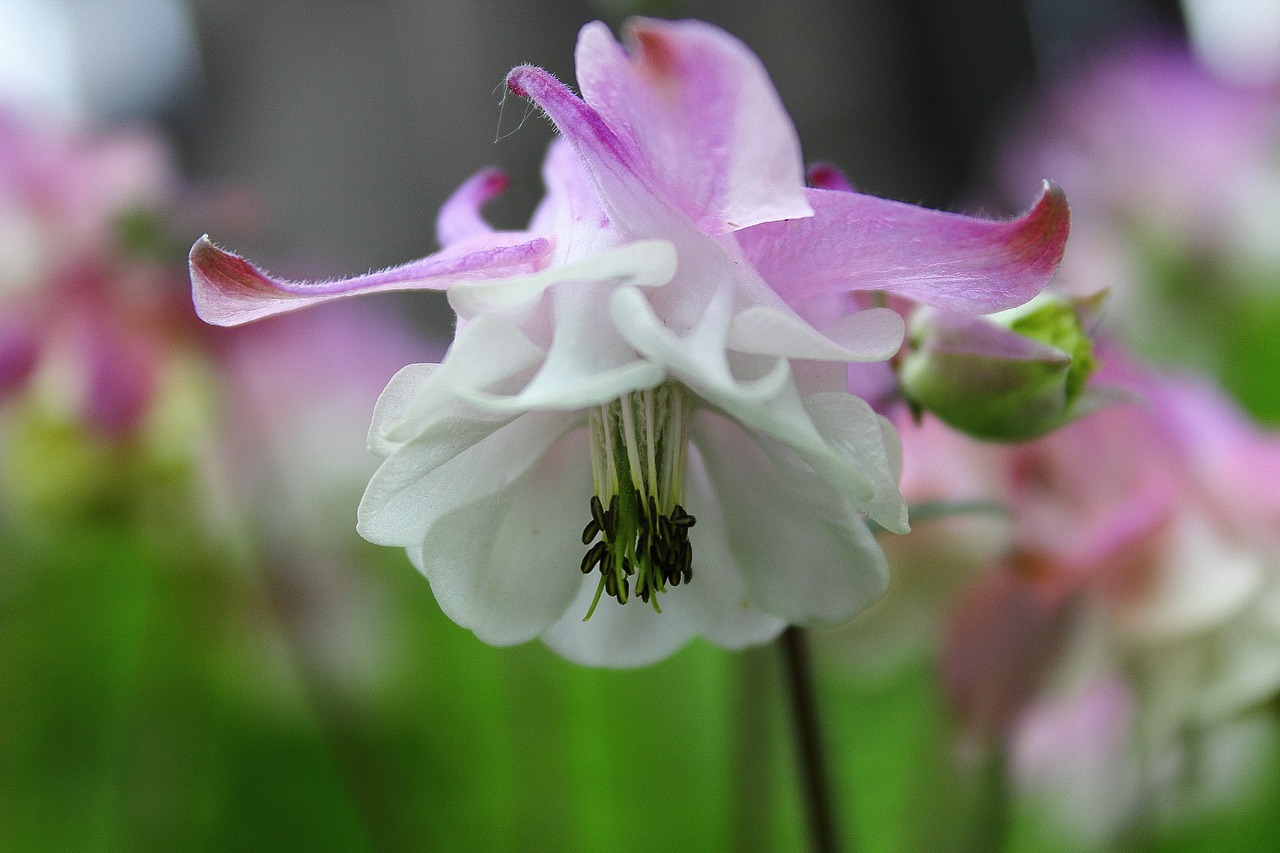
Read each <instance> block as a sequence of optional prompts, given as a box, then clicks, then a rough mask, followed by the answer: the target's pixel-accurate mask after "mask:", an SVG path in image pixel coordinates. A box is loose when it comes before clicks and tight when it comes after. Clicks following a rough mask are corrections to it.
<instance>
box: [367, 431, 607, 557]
mask: <svg viewBox="0 0 1280 853" xmlns="http://www.w3.org/2000/svg"><path fill="white" fill-rule="evenodd" d="M582 420H583V419H582V418H581V417H580V416H578V415H576V414H567V415H566V414H565V413H561V412H530V413H528V414H525V415H521V416H520V417H518V418H516V419H515V420H498V421H488V420H482V419H478V418H476V417H447V418H442V419H437V420H436V421H435V422H434V423H432V425H431V426H430V427H428V428H427V429H426V430H424V431H423V432H422V433H420V434H419V435H418V436H416V437H415V438H414V439H413V440H412V441H409V442H406V443H405V444H403V445H401V446H400V447H399V448H397V449H396V451H395V452H394V453H393V454H392V455H391V456H389V457H388V458H387V459H386V460H385V461H384V462H383V463H382V465H381V466H380V467H379V468H378V470H377V472H376V473H375V474H374V475H373V479H372V480H370V482H369V486H368V488H367V489H366V490H365V494H364V498H363V499H362V500H361V502H360V509H359V512H358V515H357V527H356V529H357V530H359V532H360V535H361V536H363V537H364V538H365V539H368V540H369V541H370V542H373V543H376V544H379V545H398V546H400V547H402V548H409V549H414V548H420V547H422V543H423V540H424V537H425V536H426V533H427V530H428V529H429V528H430V527H431V525H432V524H433V523H434V522H435V521H436V520H437V519H439V518H440V517H442V516H444V515H445V514H446V513H448V512H450V511H451V510H453V509H455V508H457V507H459V506H463V505H465V504H468V503H472V502H474V501H478V500H480V499H482V498H485V497H488V496H490V495H493V494H494V493H496V492H499V491H501V490H503V489H505V488H507V487H508V486H510V485H511V484H512V483H513V482H515V480H517V479H519V478H520V476H521V475H522V474H524V472H525V471H527V470H529V469H530V468H532V467H533V466H534V465H535V464H536V463H537V462H538V459H539V457H540V456H541V455H542V454H543V453H545V452H546V451H547V448H549V447H550V446H551V445H552V444H554V443H555V442H556V441H557V440H558V439H559V438H560V436H562V435H564V434H565V433H566V432H567V431H569V430H570V429H572V428H573V427H574V426H576V425H578V424H580V423H581V421H582ZM584 452H585V451H584ZM585 505H586V504H585V499H584V502H583V506H585ZM481 533H482V531H477V535H481ZM570 538H571V539H572V538H573V537H572V535H570ZM572 566H573V564H570V567H571V568H572Z"/></svg>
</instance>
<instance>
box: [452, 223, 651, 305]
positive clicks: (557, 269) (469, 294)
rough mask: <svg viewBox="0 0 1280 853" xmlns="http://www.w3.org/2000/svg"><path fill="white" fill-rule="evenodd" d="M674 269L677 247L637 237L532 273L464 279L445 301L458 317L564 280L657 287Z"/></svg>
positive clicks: (529, 296) (531, 296)
mask: <svg viewBox="0 0 1280 853" xmlns="http://www.w3.org/2000/svg"><path fill="white" fill-rule="evenodd" d="M675 273H676V250H675V246H673V245H672V244H671V243H670V242H669V241H667V240H638V241H636V242H634V243H626V244H623V245H621V246H618V247H616V248H613V249H608V250H605V251H603V252H598V253H596V254H593V255H591V256H589V257H586V258H582V259H581V260H575V261H570V262H568V263H564V264H559V265H557V266H554V267H550V268H548V269H545V270H542V271H541V272H536V273H533V274H531V275H523V276H513V277H511V278H504V279H499V280H496V281H475V282H470V281H464V282H459V283H457V284H455V285H453V286H451V287H450V288H449V292H448V296H449V304H450V305H451V306H452V307H453V310H454V311H456V312H458V314H459V315H460V316H462V317H467V318H471V317H477V316H479V315H481V314H483V313H484V312H489V311H512V310H515V309H517V308H520V307H522V306H524V305H527V304H529V303H530V302H532V301H533V300H535V299H537V298H538V297H539V296H541V295H542V294H543V292H545V291H546V290H547V288H549V287H551V286H552V285H555V284H559V283H560V282H566V281H590V282H599V283H601V284H604V283H612V284H626V285H630V286H632V287H660V286H661V285H664V284H666V283H667V282H669V281H671V278H672V276H674V275H675Z"/></svg>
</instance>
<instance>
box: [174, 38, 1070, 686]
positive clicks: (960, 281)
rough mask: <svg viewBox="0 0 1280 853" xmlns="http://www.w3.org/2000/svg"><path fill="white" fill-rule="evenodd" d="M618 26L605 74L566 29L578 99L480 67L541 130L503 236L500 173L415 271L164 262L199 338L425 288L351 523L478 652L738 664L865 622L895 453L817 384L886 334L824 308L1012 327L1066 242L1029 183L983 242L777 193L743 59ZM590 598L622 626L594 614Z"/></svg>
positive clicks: (836, 200)
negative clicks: (759, 652) (889, 296)
mask: <svg viewBox="0 0 1280 853" xmlns="http://www.w3.org/2000/svg"><path fill="white" fill-rule="evenodd" d="M629 34H630V36H631V49H630V51H629V52H628V51H625V50H624V49H623V48H622V47H621V46H620V45H619V44H618V43H617V42H616V41H615V40H614V39H613V37H612V35H611V34H610V33H609V31H608V30H607V28H605V27H604V26H603V25H602V24H599V23H596V24H589V25H588V26H586V27H585V28H584V29H583V30H582V32H581V35H580V37H579V41H578V48H577V73H578V81H579V84H580V86H581V89H582V93H583V94H582V97H578V96H577V95H575V94H573V93H572V92H571V91H570V90H569V89H568V88H567V87H566V86H564V85H563V84H561V83H560V82H559V81H557V80H555V79H554V78H553V77H551V76H550V75H549V74H548V73H547V72H545V71H543V70H541V69H538V68H533V67H530V66H521V67H518V68H516V69H515V70H513V71H512V72H511V73H510V74H509V75H508V78H507V86H508V88H509V89H510V91H512V92H513V93H515V94H517V95H519V96H522V97H526V98H528V99H530V100H531V101H533V102H534V103H535V104H537V105H538V106H539V107H541V108H542V109H543V110H544V111H545V112H546V114H547V115H548V116H549V117H550V118H551V120H552V121H553V122H554V123H555V124H556V126H557V128H558V129H559V130H560V132H561V134H562V135H563V139H562V140H560V141H558V142H557V143H555V144H554V145H553V146H552V149H551V151H550V153H549V155H548V157H547V160H546V164H545V167H544V177H545V181H546V184H547V188H548V195H547V198H546V200H545V201H544V202H543V204H542V206H541V207H539V209H538V210H537V212H536V213H535V215H534V218H533V221H532V223H531V225H530V228H529V230H528V231H522V232H496V231H493V230H492V229H490V228H489V226H488V225H487V224H485V222H484V221H483V219H482V218H481V217H480V214H479V208H480V206H481V205H482V204H483V203H484V202H485V201H486V200H487V199H489V198H490V197H492V196H493V195H494V194H495V193H497V192H498V191H500V190H501V188H502V186H503V185H504V183H505V179H504V178H502V177H501V176H500V175H498V174H497V173H494V172H482V173H480V174H479V175H477V176H476V178H474V179H473V180H472V181H470V182H468V183H467V184H465V185H464V186H463V187H462V188H461V189H459V191H458V192H457V193H456V194H455V196H454V197H453V198H452V199H451V200H450V201H449V202H448V203H447V204H446V205H445V207H444V209H443V210H442V211H441V214H440V219H439V223H438V227H437V232H438V236H439V238H440V242H441V243H442V245H443V246H444V248H443V249H442V250H441V251H440V252H438V253H436V254H434V255H429V256H427V257H426V258H423V259H421V260H418V261H414V262H411V263H409V264H406V265H404V266H401V267H397V268H393V269H390V270H386V271H383V272H379V273H374V274H371V275H367V276H359V277H356V278H353V279H348V280H345V281H338V282H325V283H302V282H289V281H284V280H279V279H272V278H269V277H267V276H266V275H264V274H263V273H261V272H260V271H259V270H257V269H256V268H254V267H253V266H251V265H249V264H248V263H246V262H245V261H243V260H241V259H240V258H238V257H236V256H234V255H230V254H228V253H225V252H222V251H221V250H219V249H216V248H215V247H214V246H213V245H212V244H211V243H210V242H209V241H208V240H207V239H202V240H201V241H199V242H197V244H196V245H195V246H194V247H193V249H192V252H191V270H192V281H193V285H194V294H195V301H196V305H197V309H198V310H199V312H200V314H201V316H202V317H204V318H205V319H206V320H209V321H210V322H213V323H218V324H228V325H229V324H236V323H242V322H246V321H249V320H252V319H256V318H258V317H264V316H267V315H270V314H275V313H279V312H282V311H288V310H292V309H294V308H298V307H302V306H305V305H309V304H315V303H319V302H324V301H328V300H332V299H339V298H344V297H347V296H351V295H355V294H358V293H368V292H375V291H385V290H405V289H437V290H446V291H447V292H448V295H449V300H450V304H451V305H452V306H453V308H454V309H455V310H456V311H457V313H458V315H459V324H458V334H457V337H456V338H455V340H454V342H453V346H452V347H451V348H450V350H449V353H448V354H447V355H446V357H445V359H444V361H443V363H442V364H440V365H438V366H437V365H427V364H417V365H410V366H409V367H407V368H405V369H404V370H403V371H401V372H400V373H399V374H397V376H396V378H395V379H393V380H392V382H391V384H390V385H389V386H388V388H387V390H386V391H385V392H384V393H383V396H382V399H381V400H380V401H379V403H378V406H377V408H376V409H375V412H374V425H373V429H372V431H371V443H372V446H373V448H374V450H375V451H376V452H377V453H379V454H381V455H384V456H386V457H387V459H386V462H384V463H383V465H382V467H381V468H380V469H379V471H378V473H377V474H375V475H374V478H373V480H372V482H371V483H370V485H369V488H368V490H367V491H366V493H365V497H364V500H363V502H362V504H361V508H360V516H359V529H360V531H361V532H362V534H363V535H365V536H366V537H367V538H369V539H370V540H371V541H374V542H378V543H382V544H388V545H398V546H401V547H404V548H405V549H406V550H407V551H408V553H409V555H410V557H411V558H412V559H413V561H414V562H415V564H416V565H417V566H418V567H419V568H420V569H421V570H422V571H423V573H424V574H426V575H427V577H428V578H429V579H430V581H431V583H432V587H433V590H434V592H435V594H436V596H437V598H438V599H439V601H440V603H441V606H442V607H443V608H444V610H445V611H446V612H447V613H448V614H449V615H450V616H451V617H452V618H453V619H454V620H455V621H456V622H458V623H459V624H461V625H464V626H466V627H468V628H471V629H472V630H473V631H475V633H476V634H477V635H478V636H479V637H481V638H482V639H484V640H486V641H488V642H491V643H494V644H499V645H505V644H511V643H517V642H522V641H525V640H528V639H531V638H533V637H541V638H542V639H543V640H544V641H546V642H547V643H548V644H549V645H551V646H552V647H553V648H554V649H555V650H556V651H558V652H560V653H561V654H563V655H565V656H566V657H569V658H571V659H573V660H577V661H580V662H584V663H589V664H600V665H614V666H626V665H638V664H643V663H647V662H650V661H653V660H657V659H659V658H661V657H663V656H665V655H667V654H669V653H670V652H672V651H674V650H675V649H676V648H678V647H679V646H681V645H683V644H684V643H685V642H686V641H687V640H688V639H689V638H691V637H693V636H695V635H701V636H704V637H707V638H708V639H710V640H711V641H712V642H714V643H717V644H719V645H721V646H725V647H730V648H735V647H740V646H743V645H747V644H751V643H758V642H762V641H764V640H767V639H769V638H771V637H772V636H774V635H775V634H776V633H777V632H778V631H779V630H781V628H782V627H783V625H785V624H786V623H788V622H791V623H800V624H810V623H816V622H831V621H837V620H841V619H845V618H848V617H849V616H851V615H853V614H854V613H856V612H858V611H859V610H861V609H862V608H863V607H865V606H867V604H869V603H870V602H871V601H873V600H875V598H876V597H878V596H879V595H880V593H881V592H882V591H883V588H884V583H885V564H884V557H883V554H882V552H881V551H880V548H879V547H878V545H877V544H876V542H875V540H874V539H873V538H872V536H871V534H870V532H869V530H868V528H867V525H866V523H865V521H864V520H863V515H864V514H865V515H867V516H869V517H870V518H871V519H873V520H874V521H876V522H877V523H879V524H880V525H882V526H884V527H886V528H888V529H891V530H894V531H898V532H902V531H905V530H906V513H905V506H904V504H903V503H902V500H901V497H900V495H899V494H898V491H897V489H896V486H895V482H896V476H897V468H898V458H897V457H898V453H897V445H896V439H895V437H894V435H893V431H892V429H891V427H889V425H888V424H887V422H884V421H883V420H882V419H880V418H879V417H878V416H877V415H876V414H875V413H874V412H873V411H872V409H871V408H870V406H868V405H867V403H866V402H864V401H863V400H862V399H860V398H858V397H855V396H853V395H851V394H849V393H848V378H847V373H846V371H847V366H848V364H849V363H850V362H862V361H876V360H883V359H887V358H889V357H890V356H892V355H893V354H894V353H895V352H896V351H897V349H898V347H899V344H900V343H901V339H902V332H903V327H902V322H901V320H900V319H899V317H898V316H897V315H896V314H895V313H894V312H892V311H889V310H886V309H883V308H868V309H866V310H860V311H856V310H852V309H853V308H854V307H856V306H853V305H851V304H850V302H849V300H848V299H847V295H848V294H849V293H851V292H854V291H887V292H890V293H897V294H901V295H904V296H908V297H911V298H912V299H915V300H918V301H921V302H925V303H930V304H936V305H941V306H944V307H947V308H951V309H955V310H962V311H970V312H987V311H993V310H998V309H1000V308H1006V307H1010V306H1013V305H1017V304H1020V303H1022V302H1025V301H1026V300H1027V299H1029V298H1030V297H1031V296H1033V295H1034V294H1035V293H1037V292H1038V291H1039V290H1040V289H1041V288H1042V287H1043V286H1044V284H1045V282H1046V281H1047V279H1048V278H1049V276H1050V275H1052V273H1053V270H1054V269H1055V267H1056V265H1057V262H1058V259H1059V258H1060V256H1061V251H1062V246H1063V243H1064V241H1065V238H1066V230H1067V214H1066V205H1065V201H1064V199H1063V197H1062V195H1061V193H1060V192H1058V191H1057V190H1056V189H1054V188H1047V189H1046V190H1045V192H1044V193H1043V194H1042V196H1041V198H1040V199H1039V200H1038V201H1037V203H1036V205H1035V206H1034V207H1033V208H1032V209H1031V211H1029V212H1028V213H1027V214H1026V215H1025V216H1023V217H1022V218H1020V219H1018V220H1015V221H1013V222H991V221H984V220H978V219H971V218H967V217H962V216H956V215H952V214H946V213H938V212H933V211H926V210H922V209H919V208H915V207H911V206H907V205H902V204H897V203H894V202H888V201H883V200H880V199H875V198H871V197H868V196H864V195H859V194H856V193H850V192H840V191H832V190H826V189H806V188H805V187H804V182H803V170H802V166H801V160H800V151H799V144H798V141H797V139H796V136H795V131H794V129H793V128H792V126H791V123H790V120H789V119H788V117H787V115H786V113H785V112H784V110H783V108H782V104H781V102H780V100H779V98H778V96H777V94H776V92H775V91H774V90H773V87H772V84H771V83H770V81H769V79H768V77H767V75H766V74H765V72H764V69H763V68H762V67H761V65H760V63H759V61H758V59H757V58H756V57H755V56H754V55H752V54H751V53H750V52H749V51H748V50H747V49H746V47H745V46H744V45H742V44H741V43H740V42H738V41H737V40H736V39H733V38H731V37H730V36H728V35H727V34H725V33H723V32H722V31H720V30H718V29H716V28H714V27H711V26H709V25H706V24H702V23H700V22H693V21H686V22H676V23H671V22H660V21H651V20H637V21H635V22H633V23H632V25H631V26H630V29H629ZM686 507H688V509H689V510H692V511H693V512H694V513H695V514H696V516H697V523H696V526H695V525H694V522H693V516H692V515H690V514H689V513H688V512H687V511H686V509H685V508H686ZM584 522H587V528H586V530H585V531H583V535H582V537H581V540H579V537H578V536H577V531H578V530H579V529H581V525H582V524H583V523H584ZM596 537H600V539H599V541H596ZM583 543H585V545H584V544H583ZM588 549H589V550H588ZM695 549H696V552H697V555H698V556H697V558H696V560H695V559H694V558H693V553H694V550H695ZM584 550H586V557H585V558H583V556H582V554H583V551H584ZM579 564H581V567H582V569H583V573H585V574H588V575H589V574H591V573H592V572H594V571H595V570H596V569H598V570H599V574H598V579H597V578H594V577H586V578H583V577H582V575H581V574H579V573H578V572H577V571H575V566H577V565H579ZM680 585H684V586H685V587H686V588H685V589H680V590H676V591H669V590H668V587H675V586H680ZM604 592H607V593H608V594H609V596H610V597H612V598H616V599H617V601H618V602H619V604H623V603H625V602H626V601H627V600H628V599H629V598H636V597H638V598H641V599H643V600H644V601H645V602H646V603H647V604H649V605H652V606H640V605H633V606H630V607H623V606H612V605H611V604H608V603H606V604H605V605H604V606H602V607H599V608H597V606H596V603H597V602H598V601H599V600H600V597H601V594H602V593H604ZM659 599H661V604H659ZM659 611H661V612H660V613H659ZM591 614H594V615H591ZM584 615H591V618H590V619H587V620H584V618H583V617H584Z"/></svg>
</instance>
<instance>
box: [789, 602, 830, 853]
mask: <svg viewBox="0 0 1280 853" xmlns="http://www.w3.org/2000/svg"><path fill="white" fill-rule="evenodd" d="M778 642H779V644H780V646H781V648H782V659H783V668H784V669H785V670H786V679H787V692H788V693H789V694H790V697H791V720H792V724H793V725H792V730H793V731H794V732H795V742H796V758H797V760H798V762H799V765H800V768H799V769H800V787H801V789H802V790H803V791H804V799H805V815H806V817H807V819H808V823H809V837H810V840H811V841H812V843H813V849H814V851H816V853H838V851H839V850H840V844H839V841H838V836H837V833H836V824H835V813H834V810H833V809H832V801H833V797H832V795H831V783H830V777H829V775H828V773H827V768H826V765H825V764H824V756H823V751H822V737H821V732H820V731H819V730H818V707H817V697H816V693H815V691H814V685H813V669H812V666H811V664H810V660H809V644H808V639H807V638H806V637H805V634H804V631H803V629H801V628H797V627H795V626H788V627H787V629H786V630H785V631H783V632H782V636H781V637H780V638H779V640H778Z"/></svg>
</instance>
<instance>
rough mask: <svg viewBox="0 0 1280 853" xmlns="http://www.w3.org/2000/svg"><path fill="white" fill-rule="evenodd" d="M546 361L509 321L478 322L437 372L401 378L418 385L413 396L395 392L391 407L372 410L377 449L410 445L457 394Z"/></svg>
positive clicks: (497, 317) (493, 316) (487, 318)
mask: <svg viewBox="0 0 1280 853" xmlns="http://www.w3.org/2000/svg"><path fill="white" fill-rule="evenodd" d="M545 357H546V351H545V350H543V349H542V348H541V347H539V346H537V345H536V344H534V343H533V342H532V341H530V340H529V339H528V338H527V337H525V335H524V333H523V332H521V331H520V329H519V328H518V327H517V326H516V325H515V324H514V323H512V322H511V321H510V320H508V319H507V318H505V317H502V316H500V315H497V314H487V315H485V316H483V317H478V318H476V319H475V320H474V321H472V322H470V323H468V324H467V326H466V328H464V329H462V330H460V331H459V332H458V337H457V338H456V339H455V340H454V342H453V346H451V347H450V348H449V352H448V353H447V354H446V355H445V359H444V362H443V363H441V365H440V368H439V369H438V370H435V371H432V372H431V373H430V374H429V375H428V374H424V373H418V374H410V375H409V376H406V377H405V378H404V380H403V381H404V382H407V381H408V380H409V379H410V378H411V377H414V378H417V379H418V380H420V381H419V382H418V385H417V389H416V390H415V391H414V393H413V394H412V396H409V395H408V394H407V391H406V389H405V388H404V387H398V388H397V389H396V394H397V400H396V402H395V405H388V406H382V407H376V408H375V410H374V422H373V426H372V427H371V429H372V430H373V431H376V432H377V434H378V435H379V436H380V439H379V440H378V441H377V442H376V443H377V444H378V445H380V446H381V445H391V446H399V445H402V444H404V443H405V442H408V441H411V440H412V439H414V438H415V437H416V436H418V435H419V434H421V433H422V432H423V431H424V430H425V429H427V428H429V427H430V426H431V424H432V423H434V422H435V421H436V420H439V419H440V418H442V417H447V416H448V415H449V414H450V413H451V407H452V404H453V403H454V402H455V401H456V399H457V396H458V392H459V391H460V390H464V389H465V390H471V389H483V388H489V387H492V386H493V385H495V384H497V383H502V382H504V381H506V380H509V379H511V378H513V377H518V376H520V374H522V373H524V372H525V371H527V370H529V368H531V367H533V366H534V365H536V364H538V363H540V362H541V361H542V360H543V359H544V358H545ZM384 393H386V392H384ZM374 443H375V442H374V441H371V442H370V444H371V445H372V444H374Z"/></svg>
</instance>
